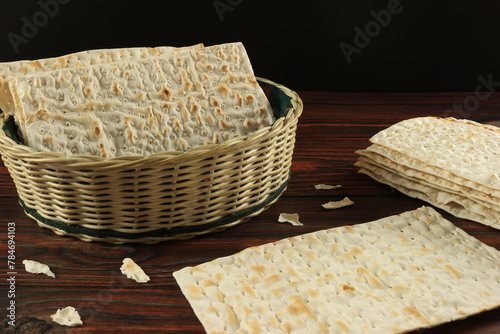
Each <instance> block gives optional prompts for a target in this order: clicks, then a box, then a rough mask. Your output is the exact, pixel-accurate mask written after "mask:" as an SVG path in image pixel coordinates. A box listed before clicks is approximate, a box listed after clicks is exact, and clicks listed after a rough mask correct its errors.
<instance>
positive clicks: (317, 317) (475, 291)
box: [173, 207, 500, 333]
mask: <svg viewBox="0 0 500 334" xmlns="http://www.w3.org/2000/svg"><path fill="white" fill-rule="evenodd" d="M173 275H174V277H175V279H176V280H177V282H178V284H179V286H180V288H181V289H182V292H183V293H184V295H185V296H186V298H187V299H188V301H189V303H190V304H191V306H192V307H193V310H194V312H195V313H196V315H197V316H198V318H199V320H200V321H201V323H202V324H203V326H204V328H205V330H206V331H207V333H404V332H409V331H413V330H416V329H419V328H428V327H432V326H436V325H439V324H443V323H446V322H450V321H453V320H457V319H462V318H465V317H467V316H470V315H473V314H476V313H479V312H483V311H486V310H490V309H493V308H496V307H498V306H500V294H499V293H498V292H499V291H500V252H499V251H497V250H496V249H494V248H492V247H490V246H488V245H486V244H484V243H482V242H480V241H479V240H477V239H475V238H473V237H472V236H470V235H468V234H467V233H466V232H464V231H463V230H461V229H459V228H457V227H456V226H455V225H453V224H452V223H451V222H449V221H447V220H445V219H444V218H443V217H442V216H441V215H439V213H437V212H436V211H435V210H434V209H432V208H430V207H421V208H419V209H417V210H414V211H408V212H405V213H402V214H400V215H395V216H390V217H386V218H382V219H380V220H377V221H373V222H369V223H365V224H359V225H354V226H345V227H340V228H332V229H327V230H322V231H318V232H314V233H309V234H304V235H300V236H296V237H291V238H286V239H282V240H279V241H277V242H274V243H270V244H265V245H261V246H258V247H251V248H248V249H245V250H243V251H241V252H240V253H237V254H234V255H232V256H227V257H222V258H219V259H216V260H213V261H211V262H207V263H203V264H200V265H198V266H195V267H185V268H183V269H181V270H179V271H176V272H174V274H173Z"/></svg>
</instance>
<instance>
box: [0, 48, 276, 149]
mask: <svg viewBox="0 0 500 334" xmlns="http://www.w3.org/2000/svg"><path fill="white" fill-rule="evenodd" d="M0 75H1V76H2V77H1V81H0V88H1V89H0V107H1V108H2V109H3V110H4V111H5V112H6V113H9V114H12V115H13V116H14V117H15V119H16V123H17V125H18V128H19V131H20V133H21V135H22V137H23V140H24V143H25V144H26V145H28V146H31V147H33V148H35V149H37V150H41V151H53V152H61V153H64V154H87V155H95V156H102V157H114V156H122V155H149V154H153V153H157V152H163V151H185V150H188V149H190V148H192V147H195V146H200V145H207V144H220V143H222V142H223V141H226V140H228V139H230V138H233V137H236V136H241V135H249V134H251V133H253V132H255V131H256V130H258V129H261V128H263V127H266V126H269V125H272V124H273V122H274V120H275V118H274V115H273V111H272V108H271V105H270V104H269V101H268V100H267V97H266V96H265V94H264V92H263V90H262V88H261V87H260V86H259V84H258V83H257V80H256V78H255V76H254V73H253V69H252V66H251V63H250V60H249V58H248V55H247V53H246V51H245V48H244V46H243V45H242V44H241V43H227V44H221V45H215V46H210V47H204V46H203V45H196V46H193V47H187V48H172V47H160V48H133V49H119V50H95V51H87V52H80V53H77V54H73V55H69V56H64V57H59V58H51V59H45V60H39V61H34V62H28V61H25V62H15V63H5V64H0Z"/></svg>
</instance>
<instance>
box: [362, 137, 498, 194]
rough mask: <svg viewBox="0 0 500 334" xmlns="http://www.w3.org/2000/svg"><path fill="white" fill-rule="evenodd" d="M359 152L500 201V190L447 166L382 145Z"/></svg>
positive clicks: (402, 168)
mask: <svg viewBox="0 0 500 334" xmlns="http://www.w3.org/2000/svg"><path fill="white" fill-rule="evenodd" d="M356 153H357V154H360V155H365V156H370V157H372V158H373V157H374V156H375V155H377V156H381V157H384V158H386V159H389V160H391V161H393V162H394V163H397V164H398V165H399V166H401V170H402V172H403V171H404V172H406V171H408V169H407V168H411V170H415V171H419V172H422V173H424V174H426V175H428V176H429V177H432V176H435V177H438V178H440V179H442V180H446V181H448V186H451V184H452V186H453V188H454V189H459V188H463V187H466V188H467V189H472V190H475V191H477V193H481V194H486V195H487V196H488V197H489V198H490V199H494V200H495V201H500V190H499V189H495V188H492V187H491V186H490V185H483V184H480V183H478V182H475V181H472V180H469V179H466V178H464V177H461V176H459V175H457V174H455V173H453V172H451V171H449V170H447V169H446V167H437V166H433V165H430V164H428V163H426V162H423V161H420V160H417V159H415V158H412V157H411V156H408V155H406V154H404V153H400V152H398V151H395V150H392V149H390V148H387V147H385V146H382V145H378V144H372V145H370V146H368V147H367V148H366V149H364V150H358V151H356ZM422 175H423V174H422Z"/></svg>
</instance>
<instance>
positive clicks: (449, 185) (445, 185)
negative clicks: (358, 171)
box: [354, 145, 500, 212]
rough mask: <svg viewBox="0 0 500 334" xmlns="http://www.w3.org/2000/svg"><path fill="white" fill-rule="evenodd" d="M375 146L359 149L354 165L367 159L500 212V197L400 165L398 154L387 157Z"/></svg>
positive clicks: (371, 162)
mask: <svg viewBox="0 0 500 334" xmlns="http://www.w3.org/2000/svg"><path fill="white" fill-rule="evenodd" d="M374 146H376V145H372V146H370V147H369V148H368V149H367V150H359V151H357V153H358V154H359V155H360V157H359V159H358V162H356V163H355V164H354V165H355V166H358V167H360V166H361V165H362V162H364V161H366V162H369V163H370V164H373V165H376V166H378V167H381V168H384V169H387V170H388V171H391V172H393V173H396V174H399V175H401V176H404V177H405V178H407V179H410V180H412V181H414V182H417V183H422V184H424V185H427V186H430V187H433V188H435V189H436V190H441V191H444V192H447V193H448V192H449V193H453V194H456V195H459V196H463V197H467V198H470V199H471V200H473V201H476V202H480V203H482V204H484V205H485V206H486V207H489V208H493V209H495V210H496V211H498V212H500V197H495V196H492V195H490V194H488V193H484V192H482V191H479V190H477V188H471V187H470V186H465V185H462V184H460V182H459V180H457V178H454V177H451V178H450V179H446V178H444V177H440V176H436V175H433V174H428V173H425V172H421V171H419V170H418V169H415V168H412V167H408V166H406V165H400V164H398V163H397V162H395V161H398V160H401V159H400V158H399V157H396V155H392V156H389V157H385V156H382V155H379V154H378V153H375V152H373V151H371V150H369V149H370V148H373V147H374Z"/></svg>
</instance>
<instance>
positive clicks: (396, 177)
mask: <svg viewBox="0 0 500 334" xmlns="http://www.w3.org/2000/svg"><path fill="white" fill-rule="evenodd" d="M358 167H361V168H360V169H359V172H360V173H362V174H366V175H368V176H370V177H371V178H373V179H374V180H376V181H378V182H380V183H384V184H387V185H389V186H391V187H393V188H394V189H397V190H398V191H400V192H402V193H403V194H406V195H408V196H410V197H413V198H418V199H421V200H423V201H426V202H427V203H429V204H432V205H434V206H436V207H438V208H441V209H443V210H445V211H447V212H449V213H451V214H452V215H454V216H456V217H460V218H465V219H470V220H472V221H475V222H479V223H482V224H484V225H487V226H491V227H494V228H497V229H500V223H499V222H500V212H499V211H496V210H495V209H492V208H491V207H487V206H485V205H484V204H483V203H481V202H477V201H474V200H471V199H469V198H467V197H465V196H461V195H458V194H455V193H451V192H446V191H443V190H440V189H436V188H434V187H432V186H430V185H426V184H424V183H422V182H415V181H413V180H411V179H409V178H406V177H405V176H403V175H401V174H397V173H394V172H391V171H390V170H387V169H383V168H380V167H378V166H376V165H373V164H369V163H367V162H366V161H358Z"/></svg>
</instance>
